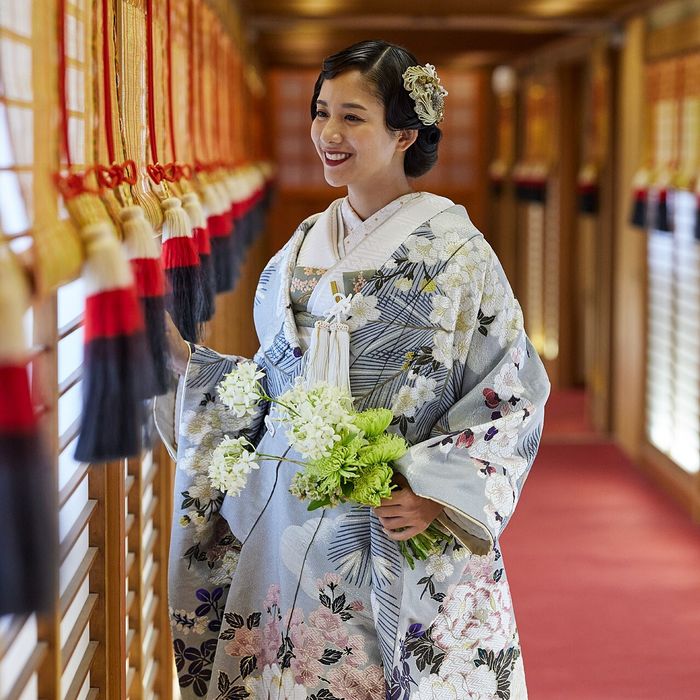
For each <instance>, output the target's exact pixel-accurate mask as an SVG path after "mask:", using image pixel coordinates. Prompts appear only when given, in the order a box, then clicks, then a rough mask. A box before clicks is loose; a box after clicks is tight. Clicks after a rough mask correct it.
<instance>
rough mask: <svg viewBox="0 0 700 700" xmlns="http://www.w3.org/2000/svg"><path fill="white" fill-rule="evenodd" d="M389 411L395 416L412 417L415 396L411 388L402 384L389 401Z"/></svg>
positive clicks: (414, 411)
mask: <svg viewBox="0 0 700 700" xmlns="http://www.w3.org/2000/svg"><path fill="white" fill-rule="evenodd" d="M391 412H392V413H393V414H394V415H395V416H406V417H407V418H412V417H413V416H414V415H415V414H416V397H415V395H414V393H413V388H412V387H410V386H402V387H401V388H400V389H399V391H398V392H397V393H396V394H394V396H393V398H392V401H391Z"/></svg>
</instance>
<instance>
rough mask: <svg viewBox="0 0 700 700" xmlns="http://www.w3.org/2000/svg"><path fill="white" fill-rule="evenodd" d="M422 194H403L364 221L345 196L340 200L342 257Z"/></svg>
mask: <svg viewBox="0 0 700 700" xmlns="http://www.w3.org/2000/svg"><path fill="white" fill-rule="evenodd" d="M421 194H422V193H421V192H408V193H406V194H403V195H401V196H400V197H397V198H396V199H394V200H392V201H391V202H389V204H387V205H385V206H383V207H382V208H381V209H379V211H376V212H374V214H372V216H369V217H367V218H366V219H365V220H364V221H363V220H362V219H361V218H360V217H359V215H358V213H357V212H356V211H355V210H354V209H353V208H352V205H351V204H350V200H349V199H348V197H343V199H342V200H341V202H340V215H341V218H342V230H341V231H340V235H339V237H338V253H339V255H340V257H343V256H344V255H346V254H347V253H349V252H350V251H351V250H352V249H353V248H354V247H355V246H356V245H357V244H358V243H359V242H360V241H361V240H362V239H363V238H364V237H365V236H367V235H368V234H370V233H372V231H374V230H375V229H376V228H378V227H379V226H381V225H382V224H383V223H384V222H385V221H387V220H388V219H390V218H391V217H392V216H393V215H394V214H395V213H396V212H397V211H398V210H399V209H400V208H401V207H402V206H403V205H404V204H406V203H407V202H410V201H411V200H412V199H416V198H417V197H420V196H421Z"/></svg>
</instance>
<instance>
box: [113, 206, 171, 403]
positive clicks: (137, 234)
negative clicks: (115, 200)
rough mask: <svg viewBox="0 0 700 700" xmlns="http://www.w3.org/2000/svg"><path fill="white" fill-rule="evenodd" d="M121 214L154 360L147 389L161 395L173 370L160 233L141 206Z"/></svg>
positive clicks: (164, 391) (125, 239) (126, 244)
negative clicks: (170, 361)
mask: <svg viewBox="0 0 700 700" xmlns="http://www.w3.org/2000/svg"><path fill="white" fill-rule="evenodd" d="M119 218H120V220H121V224H122V230H123V232H124V245H125V248H126V252H127V257H128V258H129V262H130V263H131V270H132V272H133V275H134V280H135V286H136V295H137V296H138V298H139V301H140V303H141V310H142V312H143V318H144V324H145V333H146V341H147V345H148V348H149V350H150V356H151V359H152V361H153V385H152V386H151V387H149V388H148V390H147V391H146V393H147V394H148V396H156V395H161V394H164V393H166V392H167V390H168V386H169V383H170V372H169V370H168V346H167V338H166V334H165V276H164V274H163V267H162V265H161V262H160V251H159V250H158V243H157V239H156V234H155V232H154V231H153V228H152V227H151V224H150V223H149V221H148V220H147V219H146V217H145V215H144V211H143V209H142V208H141V207H139V206H136V205H133V206H128V207H124V208H123V209H121V210H120V212H119Z"/></svg>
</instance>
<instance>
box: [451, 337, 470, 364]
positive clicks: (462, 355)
mask: <svg viewBox="0 0 700 700" xmlns="http://www.w3.org/2000/svg"><path fill="white" fill-rule="evenodd" d="M471 344H472V333H471V331H469V332H467V333H465V332H463V331H457V332H456V333H455V337H454V356H453V357H454V359H455V360H457V362H465V361H466V359H467V355H468V354H469V348H470V347H471Z"/></svg>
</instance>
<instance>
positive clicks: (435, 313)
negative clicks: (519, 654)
mask: <svg viewBox="0 0 700 700" xmlns="http://www.w3.org/2000/svg"><path fill="white" fill-rule="evenodd" d="M431 301H432V302H433V310H432V311H431V312H430V316H429V317H428V319H429V320H430V322H431V323H436V324H439V325H440V326H442V327H443V328H448V329H449V328H451V327H452V325H453V324H454V322H455V320H456V317H457V314H456V312H455V308H454V305H453V304H452V300H451V299H450V298H449V297H446V296H442V295H441V294H436V295H435V296H433V297H432V299H431Z"/></svg>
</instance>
